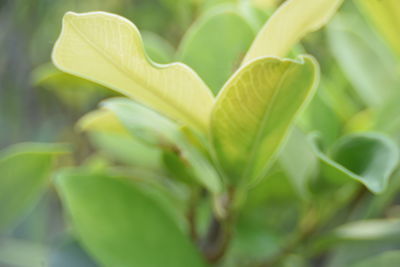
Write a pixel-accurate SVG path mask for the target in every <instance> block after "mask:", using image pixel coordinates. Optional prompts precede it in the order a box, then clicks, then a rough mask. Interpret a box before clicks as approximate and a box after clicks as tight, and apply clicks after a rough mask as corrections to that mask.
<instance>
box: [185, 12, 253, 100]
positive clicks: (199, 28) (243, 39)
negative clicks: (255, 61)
mask: <svg viewBox="0 0 400 267" xmlns="http://www.w3.org/2000/svg"><path fill="white" fill-rule="evenodd" d="M254 36H255V33H254V31H253V30H252V28H251V26H250V25H249V23H248V22H247V21H246V20H245V19H244V17H243V16H242V15H240V14H239V13H238V12H237V11H235V10H233V9H232V8H223V9H217V10H212V11H211V12H209V13H206V14H205V15H204V16H203V17H201V18H200V19H199V20H198V21H196V22H195V23H194V24H193V26H192V27H191V28H190V29H189V30H188V31H187V33H186V35H185V36H184V38H183V41H182V44H181V46H180V51H179V55H178V58H179V59H180V60H182V62H184V63H186V64H188V65H189V66H190V67H192V68H193V69H194V70H195V71H196V72H197V73H198V74H199V75H200V77H202V78H203V79H204V81H205V82H206V83H207V84H208V85H209V87H210V88H211V89H212V91H213V92H214V93H218V91H219V90H220V89H221V87H222V86H223V84H224V83H225V82H226V81H227V80H228V78H229V76H230V75H231V74H232V73H233V71H234V70H235V67H237V66H238V65H239V63H240V60H241V58H242V57H243V56H244V54H245V52H246V51H247V49H248V48H249V46H250V44H251V42H252V40H253V38H254Z"/></svg>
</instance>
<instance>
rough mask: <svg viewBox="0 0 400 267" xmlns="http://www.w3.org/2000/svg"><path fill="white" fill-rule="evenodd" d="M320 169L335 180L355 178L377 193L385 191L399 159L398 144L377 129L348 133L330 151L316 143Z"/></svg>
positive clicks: (339, 182) (331, 180)
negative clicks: (323, 151) (377, 131)
mask: <svg viewBox="0 0 400 267" xmlns="http://www.w3.org/2000/svg"><path fill="white" fill-rule="evenodd" d="M315 151H316V153H317V156H318V158H319V159H320V162H321V164H322V165H321V171H322V173H323V174H324V176H325V177H326V178H327V179H329V180H330V182H332V183H334V184H344V183H347V182H349V181H351V180H356V181H358V182H360V183H362V184H364V185H365V186H366V187H367V188H368V189H369V190H370V191H371V192H373V193H375V194H379V193H382V192H383V191H384V190H385V189H386V187H387V184H388V180H389V177H390V175H391V174H392V172H393V171H394V169H395V167H396V166H397V163H398V157H399V156H398V148H397V146H396V144H395V143H394V142H393V141H392V140H391V139H389V138H387V137H385V136H383V135H381V134H378V133H362V134H352V135H348V136H345V137H343V138H341V139H340V140H338V141H337V143H336V144H334V146H333V147H332V149H331V151H330V153H328V155H325V154H323V153H322V152H321V151H320V149H319V148H317V146H315Z"/></svg>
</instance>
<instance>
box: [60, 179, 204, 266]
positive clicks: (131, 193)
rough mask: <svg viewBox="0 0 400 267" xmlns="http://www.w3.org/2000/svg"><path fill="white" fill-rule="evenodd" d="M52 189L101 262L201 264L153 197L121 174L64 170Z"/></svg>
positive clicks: (109, 263) (85, 244)
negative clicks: (110, 174) (109, 174)
mask: <svg viewBox="0 0 400 267" xmlns="http://www.w3.org/2000/svg"><path fill="white" fill-rule="evenodd" d="M56 185H57V189H58V191H59V192H60V194H61V199H62V201H63V204H64V205H65V208H66V209H67V210H68V212H69V214H70V215H71V218H72V222H73V225H74V229H75V230H76V232H77V234H78V237H79V239H80V240H81V241H82V243H83V244H84V246H85V247H86V248H87V249H88V251H89V253H90V254H91V255H92V256H93V257H94V258H95V259H96V260H97V261H98V262H99V263H100V264H102V265H103V266H141V267H152V266H165V267H179V266H182V267H186V266H204V263H203V261H202V259H201V257H200V254H199V253H198V252H197V251H196V249H195V247H194V245H193V244H191V243H190V241H189V238H188V237H187V236H185V234H184V233H183V232H182V230H181V229H180V228H179V227H178V225H177V224H176V222H175V221H174V219H173V217H171V214H169V212H168V211H166V210H165V208H164V206H163V204H162V203H161V202H160V200H159V199H157V198H154V195H152V194H150V193H149V192H148V191H146V190H144V189H143V188H142V187H140V186H139V185H137V184H135V183H133V182H131V181H129V180H127V179H123V178H117V177H110V176H108V175H104V174H91V173H88V172H86V171H67V172H64V173H62V174H60V175H59V177H58V178H57V183H56Z"/></svg>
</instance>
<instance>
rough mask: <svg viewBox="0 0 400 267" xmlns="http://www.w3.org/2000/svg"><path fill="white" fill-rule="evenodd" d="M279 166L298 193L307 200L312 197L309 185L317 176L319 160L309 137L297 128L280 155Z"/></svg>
mask: <svg viewBox="0 0 400 267" xmlns="http://www.w3.org/2000/svg"><path fill="white" fill-rule="evenodd" d="M279 164H280V166H281V168H282V170H283V171H284V173H285V174H286V175H287V176H288V178H289V180H290V182H292V184H293V185H294V186H295V188H296V190H297V193H298V194H299V195H300V196H301V197H302V198H303V199H307V198H309V196H310V192H309V183H310V180H311V179H312V178H314V176H315V174H316V170H317V167H318V160H317V158H316V156H315V154H314V151H313V150H312V145H311V144H310V141H309V140H308V138H307V136H306V135H305V134H304V133H303V132H302V131H301V130H300V129H298V128H295V129H294V130H293V131H292V133H291V134H290V136H289V137H288V140H287V142H286V144H285V145H284V146H283V147H282V151H281V153H280V154H279Z"/></svg>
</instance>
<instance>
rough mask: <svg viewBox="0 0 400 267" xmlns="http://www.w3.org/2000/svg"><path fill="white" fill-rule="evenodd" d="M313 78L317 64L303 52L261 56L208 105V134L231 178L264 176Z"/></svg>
mask: <svg viewBox="0 0 400 267" xmlns="http://www.w3.org/2000/svg"><path fill="white" fill-rule="evenodd" d="M318 81H319V69H318V65H317V63H316V62H315V60H314V59H313V58H312V57H308V56H303V57H301V58H299V61H293V60H289V59H282V60H281V59H277V58H262V59H259V60H257V61H254V62H252V63H251V64H249V65H246V66H245V67H243V68H242V69H240V70H239V71H238V72H237V73H236V74H235V75H234V76H233V77H232V78H231V79H230V81H229V82H228V83H227V84H226V85H225V86H224V88H223V90H222V91H221V93H220V95H219V96H218V99H217V102H216V105H215V108H214V110H213V113H212V118H211V136H212V143H213V146H214V150H215V153H216V156H217V159H218V160H219V163H220V164H221V165H222V167H223V168H224V170H225V173H226V175H227V178H228V179H229V180H230V181H231V182H233V183H236V184H237V183H247V184H248V183H251V182H254V181H255V180H258V179H260V178H261V177H263V176H265V174H266V171H267V169H268V168H269V166H270V165H271V163H272V160H273V159H274V157H275V156H276V153H277V151H278V150H279V148H280V146H281V145H282V142H283V141H284V140H285V138H286V137H287V135H288V133H289V130H290V128H291V126H292V124H293V121H294V119H295V118H296V115H297V114H298V113H299V111H300V110H301V109H302V108H303V107H304V106H305V105H306V104H307V103H308V102H309V101H310V100H311V98H312V96H313V95H314V92H315V89H316V86H317V83H318Z"/></svg>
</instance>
